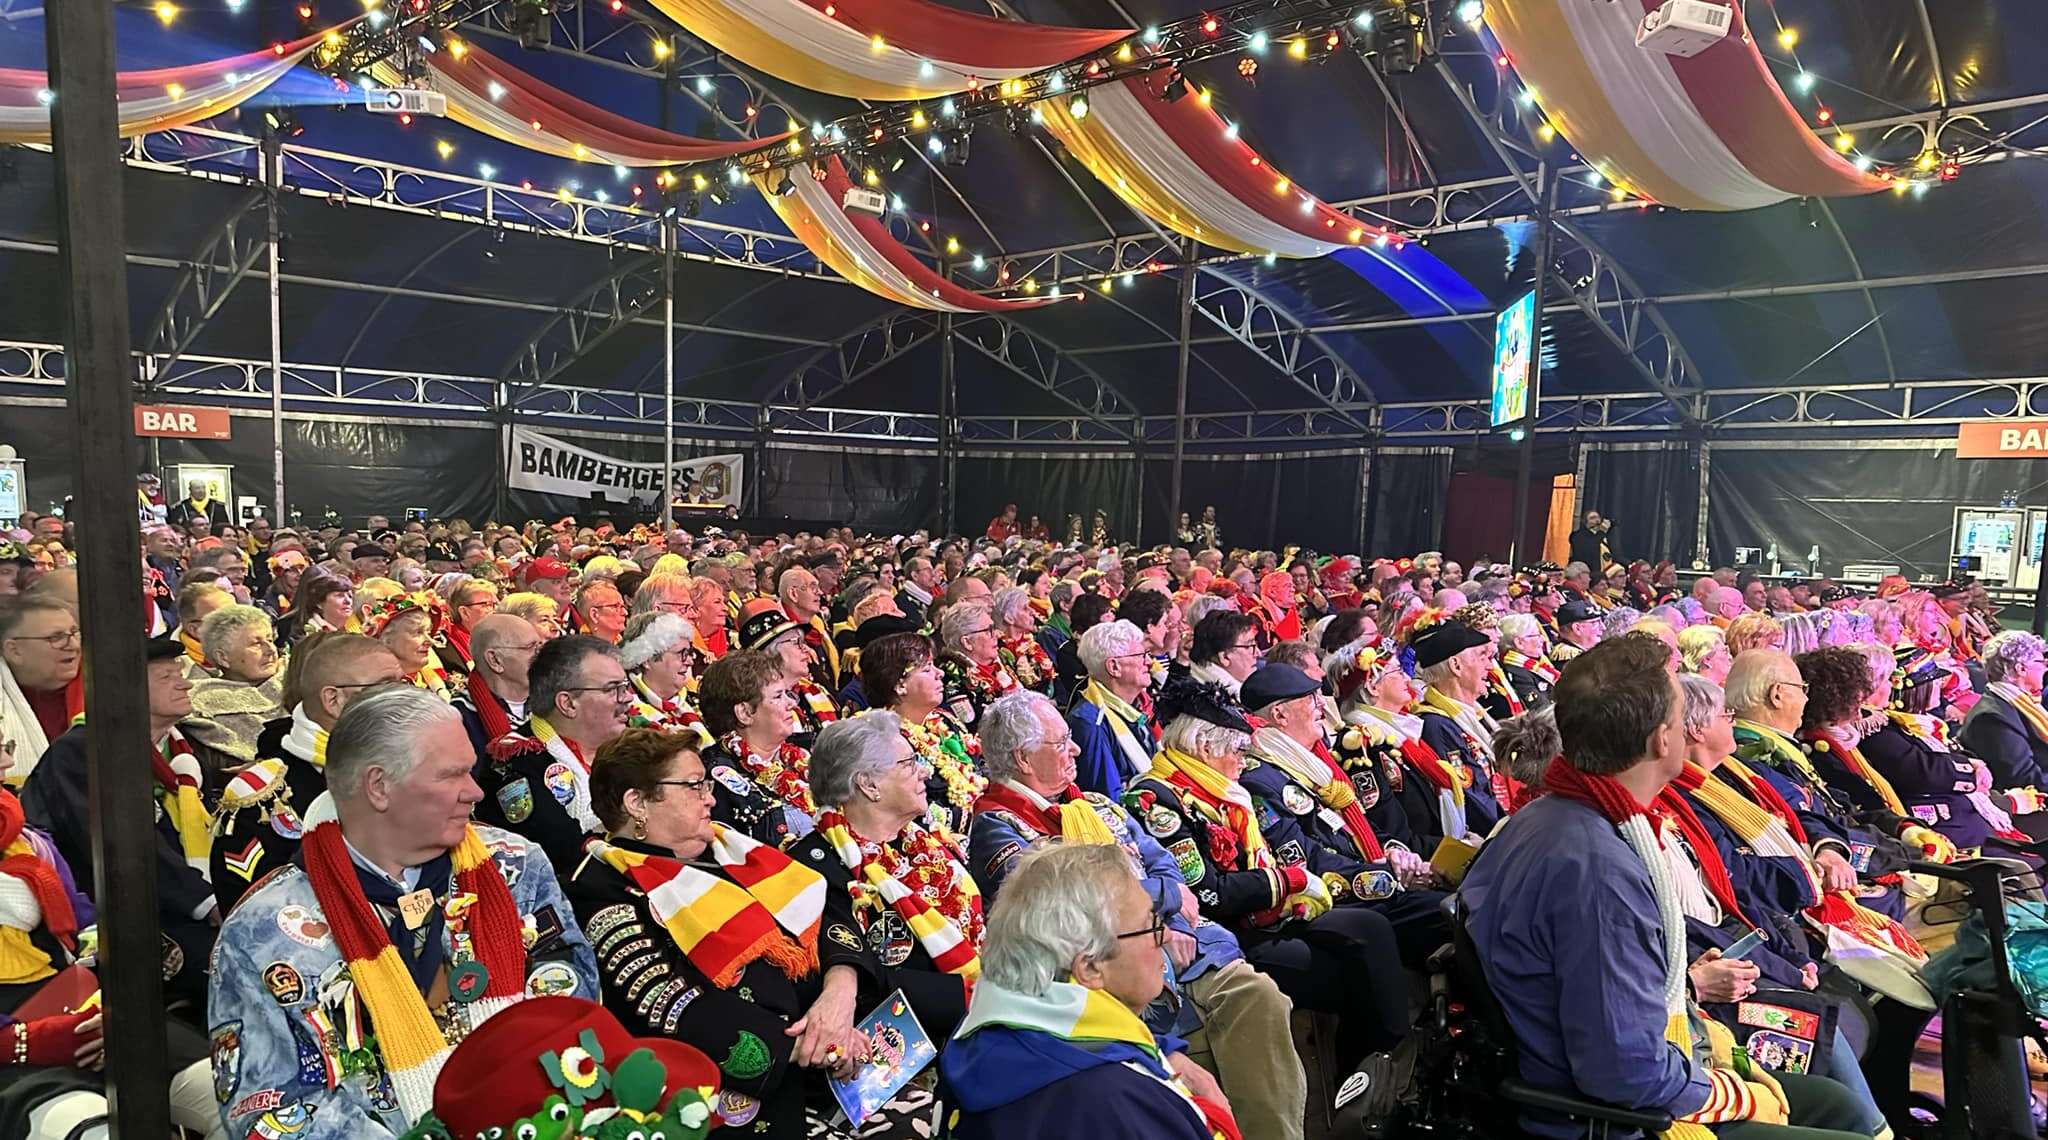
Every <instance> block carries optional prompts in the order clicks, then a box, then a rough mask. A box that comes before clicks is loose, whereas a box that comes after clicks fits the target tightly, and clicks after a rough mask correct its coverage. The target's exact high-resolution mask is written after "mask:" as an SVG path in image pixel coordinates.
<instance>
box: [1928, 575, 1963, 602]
mask: <svg viewBox="0 0 2048 1140" xmlns="http://www.w3.org/2000/svg"><path fill="white" fill-rule="evenodd" d="M1973 584H1974V583H1973V582H1972V581H1971V580H1970V579H1968V578H1950V579H1949V580H1948V581H1946V582H1937V583H1935V584H1934V585H1932V586H1929V587H1927V592H1928V593H1930V594H1933V595H1934V596H1935V597H1936V598H1959V597H1961V596H1963V595H1964V594H1967V593H1969V592H1970V587H1971V586H1972V585H1973Z"/></svg>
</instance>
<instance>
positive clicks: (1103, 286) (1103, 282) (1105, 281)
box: [1096, 277, 1110, 293]
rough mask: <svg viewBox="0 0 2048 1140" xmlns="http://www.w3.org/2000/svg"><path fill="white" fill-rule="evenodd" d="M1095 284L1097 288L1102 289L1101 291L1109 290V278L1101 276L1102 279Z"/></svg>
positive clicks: (1106, 291)
mask: <svg viewBox="0 0 2048 1140" xmlns="http://www.w3.org/2000/svg"><path fill="white" fill-rule="evenodd" d="M1096 284H1097V287H1099V288H1100V289H1101V290H1102V291H1103V292H1104V293H1108V292H1109V290H1110V280H1109V278H1107V277H1105V278H1103V279H1102V280H1101V281H1099V282H1097V283H1096Z"/></svg>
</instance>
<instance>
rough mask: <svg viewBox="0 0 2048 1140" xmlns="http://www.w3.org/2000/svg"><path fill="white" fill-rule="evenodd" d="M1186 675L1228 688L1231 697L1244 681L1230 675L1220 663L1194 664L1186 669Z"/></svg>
mask: <svg viewBox="0 0 2048 1140" xmlns="http://www.w3.org/2000/svg"><path fill="white" fill-rule="evenodd" d="M1188 675H1189V676H1191V677H1193V678H1194V679H1195V680H1197V681H1207V682H1209V683H1211V684H1216V685H1221V686H1223V687H1224V688H1226V689H1229V690H1230V695H1231V696H1233V697H1234V696H1236V695H1237V689H1238V686H1239V685H1242V684H1243V683H1244V682H1242V681H1240V680H1238V679H1237V678H1235V677H1233V676H1231V675H1230V671H1229V670H1227V669H1225V668H1224V667H1223V666H1221V665H1196V666H1195V667H1193V668H1191V669H1189V670H1188Z"/></svg>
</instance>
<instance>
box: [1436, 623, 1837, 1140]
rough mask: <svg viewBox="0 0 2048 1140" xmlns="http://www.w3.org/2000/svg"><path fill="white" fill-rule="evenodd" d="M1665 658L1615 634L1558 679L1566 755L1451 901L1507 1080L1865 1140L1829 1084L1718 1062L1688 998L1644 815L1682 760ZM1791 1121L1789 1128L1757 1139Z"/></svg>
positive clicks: (1723, 1123)
mask: <svg viewBox="0 0 2048 1140" xmlns="http://www.w3.org/2000/svg"><path fill="white" fill-rule="evenodd" d="M1664 657H1665V650H1664V647H1663V646H1662V645H1660V644H1658V643H1657V642H1656V641H1654V640H1651V639H1647V638H1638V637H1621V638H1616V639H1614V640H1613V641H1611V642H1606V643H1603V644H1601V645H1599V646H1596V647H1595V648H1593V649H1591V650H1589V651H1588V652H1587V653H1586V655H1585V656H1584V657H1581V658H1580V659H1579V660H1578V661H1576V662H1574V663H1573V664H1572V666H1571V668H1569V669H1567V670H1565V672H1564V676H1563V678H1562V679H1561V680H1560V681H1559V682H1558V686H1557V704H1556V707H1557V721H1558V728H1559V730H1560V732H1561V733H1562V735H1563V739H1564V755H1563V756H1562V757H1560V758H1558V759H1556V760H1553V761H1551V763H1550V766H1549V768H1548V769H1547V770H1546V772H1545V776H1544V783H1545V786H1546V788H1547V789H1548V792H1549V794H1548V795H1546V796H1544V797H1543V798H1541V799H1539V800H1537V801H1536V802H1535V803H1533V804H1532V805H1530V806H1529V807H1528V808H1526V809H1524V811H1522V812H1520V813H1518V814H1517V815H1516V816H1515V818H1514V819H1512V820H1510V821H1509V822H1508V824H1507V826H1506V827H1505V828H1504V829H1503V830H1502V831H1501V833H1500V835H1498V836H1496V837H1495V838H1494V839H1493V840H1492V842H1490V843H1489V844H1488V845H1487V849H1486V852H1485V854H1484V855H1482V856H1481V857H1480V858H1479V860H1478V861H1477V862H1476V863H1475V864H1474V866H1473V868H1472V872H1471V874H1470V875H1469V876H1468V877H1467V878H1466V879H1465V882H1464V885H1463V886H1462V888H1461V889H1460V891H1459V896H1460V898H1461V899H1462V900H1463V902H1464V905H1465V907H1466V913H1467V915H1468V917H1467V919H1466V923H1467V926H1468V929H1469V930H1470V932H1471V935H1472V941H1473V943H1474V945H1475V946H1476V947H1477V949H1478V953H1479V959H1480V964H1481V965H1482V966H1483V968H1484V969H1485V972H1486V976H1487V981H1488V983H1489V984H1490V986H1491V987H1492V989H1493V991H1494V995H1495V997H1496V998H1497V999H1498V1000H1499V1002H1500V1005H1501V1007H1502V1010H1503V1012H1504V1013H1505V1014H1506V1017H1507V1021H1508V1024H1509V1026H1510V1027H1511V1029H1512V1030H1513V1032H1514V1035H1515V1037H1516V1039H1517V1040H1518V1041H1519V1042H1520V1044H1521V1049H1520V1060H1521V1073H1520V1074H1519V1075H1520V1076H1521V1077H1522V1079H1524V1080H1526V1081H1528V1082H1529V1083H1530V1084H1532V1085H1535V1086H1537V1087H1538V1088H1543V1089H1551V1090H1555V1091H1557V1092H1561V1093H1566V1094H1571V1095H1577V1096H1586V1097H1591V1098H1593V1099H1595V1100H1601V1101H1606V1102H1608V1103H1611V1104H1616V1105H1622V1106H1626V1107H1629V1108H1638V1109H1648V1110H1653V1111H1658V1112H1667V1113H1670V1114H1671V1115H1672V1116H1673V1117H1675V1118H1678V1119H1680V1120H1683V1121H1685V1122H1686V1123H1689V1124H1696V1125H1700V1126H1703V1127H1704V1128H1706V1129H1710V1130H1711V1132H1712V1133H1713V1134H1714V1135H1716V1136H1719V1137H1723V1138H1724V1140H1725V1138H1736V1140H1765V1138H1768V1137H1773V1136H1785V1137H1788V1138H1789V1137H1792V1136H1804V1137H1807V1138H1809V1140H1822V1138H1823V1137H1827V1136H1837V1137H1841V1138H1842V1140H1847V1136H1849V1135H1867V1133H1859V1132H1852V1131H1846V1130H1852V1129H1854V1128H1855V1127H1856V1126H1857V1123H1858V1122H1859V1121H1860V1119H1861V1117H1862V1112H1861V1111H1860V1109H1859V1108H1858V1106H1857V1104H1856V1101H1855V1098H1854V1097H1853V1096H1851V1095H1850V1094H1849V1093H1848V1091H1847V1090H1845V1089H1843V1088H1842V1087H1841V1086H1840V1085H1837V1084H1835V1083H1834V1082H1832V1081H1829V1080H1827V1079H1826V1078H1823V1077H1791V1076H1783V1077H1778V1078H1776V1079H1773V1078H1772V1077H1771V1075H1769V1074H1768V1073H1765V1072H1764V1071H1763V1070H1762V1069H1761V1068H1757V1069H1753V1070H1752V1069H1749V1068H1748V1067H1747V1066H1745V1067H1744V1068H1742V1069H1734V1068H1720V1067H1716V1061H1715V1059H1714V1055H1715V1052H1716V1050H1715V1049H1713V1048H1712V1047H1711V1043H1712V1041H1713V1039H1714V1036H1713V1031H1712V1030H1711V1029H1710V1027H1709V1026H1708V1025H1707V1024H1706V1018H1705V1016H1704V1015H1703V1014H1702V1013H1700V1011H1699V1009H1698V1007H1697V1006H1696V1005H1694V1004H1693V1003H1692V1000H1691V998H1690V997H1689V995H1688V979H1687V977H1686V959H1687V956H1686V954H1685V952H1684V950H1683V949H1682V947H1683V946H1684V940H1685V936H1686V931H1685V925H1684V919H1683V917H1682V914H1681V910H1680V907H1679V902H1678V899H1677V897H1676V889H1675V888H1674V887H1672V886H1671V876H1670V874H1669V871H1668V868H1667V867H1666V866H1665V863H1666V861H1667V860H1668V859H1669V858H1670V856H1669V855H1667V854H1666V853H1665V852H1664V851H1663V850H1662V845H1661V843H1660V842H1659V840H1658V839H1657V837H1656V831H1655V825H1654V823H1653V822H1652V821H1651V819H1650V817H1649V814H1648V811H1647V809H1646V807H1645V805H1647V804H1649V803H1651V802H1652V801H1654V800H1656V798H1657V796H1658V794H1659V793H1660V792H1662V791H1663V789H1664V787H1665V786H1666V785H1667V784H1669V783H1670V782H1671V781H1672V780H1673V779H1674V778H1675V777H1677V776H1678V774H1679V773H1680V771H1681V770H1682V769H1683V767H1684V760H1685V733H1684V728H1683V723H1682V720H1683V718H1682V710H1683V701H1682V699H1681V697H1680V695H1679V691H1678V684H1677V682H1676V681H1675V680H1674V679H1673V678H1672V677H1671V676H1670V675H1669V674H1668V673H1666V672H1665V670H1664ZM1666 947H1672V948H1673V952H1671V953H1668V954H1667V953H1666V952H1665V948H1666ZM1722 1040H1723V1041H1724V1042H1725V1041H1726V1038H1725V1037H1724V1038H1722ZM1723 1055H1724V1056H1725V1054H1723ZM1787 1123H1791V1124H1795V1125H1799V1126H1801V1127H1802V1129H1803V1130H1802V1131H1799V1132H1791V1131H1781V1130H1779V1129H1777V1128H1773V1127H1771V1126H1772V1125H1784V1124H1787ZM1522 1126H1523V1131H1524V1132H1525V1133H1526V1134H1528V1135H1532V1136H1537V1137H1555V1138H1558V1140H1564V1138H1566V1137H1577V1136H1580V1135H1582V1134H1583V1133H1584V1131H1585V1129H1584V1125H1583V1123H1582V1122H1578V1121H1572V1120H1568V1119H1566V1118H1565V1117H1563V1116H1561V1115H1555V1114H1551V1113H1547V1112H1541V1111H1533V1110H1532V1111H1530V1112H1528V1113H1525V1114H1524V1116H1523V1118H1522ZM1821 1129H1843V1130H1845V1131H1843V1132H1831V1131H1830V1132H1823V1131H1819V1130H1821Z"/></svg>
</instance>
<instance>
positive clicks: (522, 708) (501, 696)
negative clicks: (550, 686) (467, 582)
mask: <svg viewBox="0 0 2048 1140" xmlns="http://www.w3.org/2000/svg"><path fill="white" fill-rule="evenodd" d="M546 641H547V638H546V637H545V636H543V635H542V634H541V632H540V629H539V627H537V626H535V625H534V624H533V623H532V622H530V621H527V620H526V619H525V618H523V617H520V616H519V615H517V614H505V613H497V614H492V615H491V616H489V617H487V618H485V619H484V620H482V621H480V622H478V623H476V628H475V629H473V630H471V631H470V634H469V654H470V660H471V662H472V663H474V665H475V668H474V669H472V670H470V674H469V684H468V686H467V687H466V688H464V689H462V690H461V691H460V692H457V693H456V694H455V696H454V697H453V698H452V699H451V700H450V702H449V703H450V704H453V705H454V706H455V709H456V711H457V712H459V713H461V714H462V727H463V729H464V730H465V731H467V732H468V733H469V742H470V743H471V744H473V745H475V746H476V759H477V763H479V764H482V763H485V762H487V761H488V759H489V748H490V744H491V742H492V741H493V740H496V739H498V738H499V737H501V736H504V735H505V734H507V733H510V732H515V731H519V732H523V731H525V726H526V688H527V685H526V680H527V678H526V671H527V670H528V669H530V668H532V666H533V655H534V654H536V653H538V652H540V647H541V645H542V644H544V643H545V642H546Z"/></svg>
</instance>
